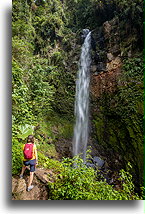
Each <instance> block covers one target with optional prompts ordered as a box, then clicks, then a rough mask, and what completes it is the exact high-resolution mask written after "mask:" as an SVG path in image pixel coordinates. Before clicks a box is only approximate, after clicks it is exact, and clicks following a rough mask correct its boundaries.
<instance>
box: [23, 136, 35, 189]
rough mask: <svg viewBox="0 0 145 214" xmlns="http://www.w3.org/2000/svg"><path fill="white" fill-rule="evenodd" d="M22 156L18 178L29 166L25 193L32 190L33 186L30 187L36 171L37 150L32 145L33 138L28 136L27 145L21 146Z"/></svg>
mask: <svg viewBox="0 0 145 214" xmlns="http://www.w3.org/2000/svg"><path fill="white" fill-rule="evenodd" d="M23 154H24V160H23V164H24V165H23V167H22V171H21V174H20V178H23V174H24V172H25V169H26V168H27V166H30V176H29V182H28V188H27V191H28V192H29V191H30V190H32V189H33V187H34V185H32V181H33V177H34V172H35V169H36V164H38V156H37V148H36V145H35V144H34V136H33V135H29V136H28V138H27V143H26V144H24V146H23Z"/></svg>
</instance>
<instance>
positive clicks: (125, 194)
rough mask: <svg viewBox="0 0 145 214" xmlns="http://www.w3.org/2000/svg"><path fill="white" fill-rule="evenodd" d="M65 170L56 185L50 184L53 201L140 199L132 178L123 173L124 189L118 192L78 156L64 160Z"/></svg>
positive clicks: (58, 177)
mask: <svg viewBox="0 0 145 214" xmlns="http://www.w3.org/2000/svg"><path fill="white" fill-rule="evenodd" d="M62 166H63V170H62V171H61V173H60V174H59V175H58V176H57V179H56V181H55V182H54V183H49V184H48V186H49V190H50V199H52V200H133V199H139V197H138V196H137V195H135V194H134V187H133V183H132V181H131V176H130V175H129V173H125V171H123V170H122V171H121V176H122V177H121V179H122V180H123V189H122V190H119V191H116V190H115V189H114V188H113V187H112V186H111V185H108V184H107V182H106V181H105V180H101V181H100V179H99V174H97V172H95V170H94V169H93V168H91V167H87V166H86V165H85V164H84V163H83V160H82V159H81V158H79V157H78V156H76V157H74V158H73V159H68V158H67V159H64V160H63V162H62Z"/></svg>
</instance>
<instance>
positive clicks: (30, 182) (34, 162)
mask: <svg viewBox="0 0 145 214" xmlns="http://www.w3.org/2000/svg"><path fill="white" fill-rule="evenodd" d="M35 165H36V160H31V161H30V177H29V182H28V191H30V190H31V189H33V187H34V186H33V185H32V181H33V177H34V172H35Z"/></svg>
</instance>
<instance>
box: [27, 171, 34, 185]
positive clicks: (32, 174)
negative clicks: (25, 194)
mask: <svg viewBox="0 0 145 214" xmlns="http://www.w3.org/2000/svg"><path fill="white" fill-rule="evenodd" d="M33 177H34V172H30V177H29V183H28V188H29V187H30V186H31V185H32V181H33Z"/></svg>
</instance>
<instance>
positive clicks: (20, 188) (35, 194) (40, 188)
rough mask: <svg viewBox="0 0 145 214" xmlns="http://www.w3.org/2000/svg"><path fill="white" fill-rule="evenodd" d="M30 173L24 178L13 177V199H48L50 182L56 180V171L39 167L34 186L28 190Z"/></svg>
mask: <svg viewBox="0 0 145 214" xmlns="http://www.w3.org/2000/svg"><path fill="white" fill-rule="evenodd" d="M28 179H29V176H28V175H24V178H23V179H20V178H19V177H18V176H15V177H12V200H48V198H49V190H48V186H47V184H48V182H54V173H53V172H52V171H51V170H47V169H40V168H38V169H37V170H36V172H35V174H34V179H33V185H34V188H33V189H32V190H31V191H30V192H27V185H28Z"/></svg>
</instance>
